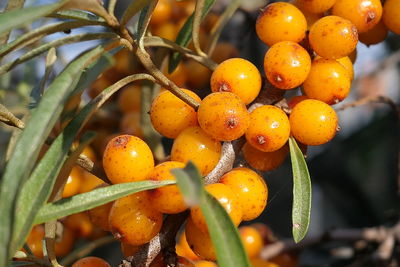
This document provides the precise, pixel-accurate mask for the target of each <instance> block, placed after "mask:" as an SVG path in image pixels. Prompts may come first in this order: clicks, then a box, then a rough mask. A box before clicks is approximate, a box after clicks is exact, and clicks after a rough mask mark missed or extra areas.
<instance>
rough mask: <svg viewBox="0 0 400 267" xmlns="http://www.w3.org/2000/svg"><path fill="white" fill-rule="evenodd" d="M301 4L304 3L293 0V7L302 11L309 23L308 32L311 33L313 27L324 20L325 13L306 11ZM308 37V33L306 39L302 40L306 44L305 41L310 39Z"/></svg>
mask: <svg viewBox="0 0 400 267" xmlns="http://www.w3.org/2000/svg"><path fill="white" fill-rule="evenodd" d="M311 1H313V0H311ZM329 1H330V0H329ZM301 2H302V1H297V0H292V2H291V3H292V4H293V5H295V6H296V7H297V8H298V9H299V10H300V11H301V13H303V15H304V17H305V18H306V21H307V30H308V31H309V30H310V28H311V26H312V25H314V23H315V22H317V21H318V20H319V19H320V18H322V17H323V16H324V13H323V12H322V13H312V12H310V11H308V10H306V9H305V8H304V6H302V5H301ZM307 35H308V33H306V37H305V38H304V39H303V40H302V42H304V40H306V39H308V36H307ZM300 44H301V43H300Z"/></svg>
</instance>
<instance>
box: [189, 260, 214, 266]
mask: <svg viewBox="0 0 400 267" xmlns="http://www.w3.org/2000/svg"><path fill="white" fill-rule="evenodd" d="M194 266H195V267H218V265H217V264H216V263H215V262H213V261H196V262H195V263H194Z"/></svg>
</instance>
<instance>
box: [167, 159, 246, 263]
mask: <svg viewBox="0 0 400 267" xmlns="http://www.w3.org/2000/svg"><path fill="white" fill-rule="evenodd" d="M172 173H173V174H174V175H175V177H176V179H177V182H178V186H179V188H180V190H181V192H182V194H183V195H184V196H185V198H186V199H190V200H191V201H199V203H200V208H201V211H202V212H203V214H204V217H205V219H206V222H207V226H208V229H209V231H210V235H211V240H212V243H213V245H214V248H215V250H216V253H217V261H218V266H221V267H230V266H235V267H248V266H250V263H249V259H248V257H247V254H246V251H245V250H244V247H243V244H242V242H241V239H240V236H239V233H238V230H237V229H236V226H235V225H234V224H233V222H232V220H231V218H230V217H229V215H228V214H227V213H226V211H225V209H224V207H222V206H221V204H220V203H219V202H218V200H216V199H215V198H214V197H213V196H211V195H210V194H209V193H207V192H206V191H205V190H204V184H203V182H202V177H201V176H200V174H199V172H198V170H197V168H196V167H195V166H194V164H193V163H191V162H189V163H188V164H187V166H186V167H185V168H184V169H183V170H178V169H175V170H172ZM191 194H194V195H196V196H195V197H193V196H192V195H191Z"/></svg>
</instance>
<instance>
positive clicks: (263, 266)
mask: <svg viewBox="0 0 400 267" xmlns="http://www.w3.org/2000/svg"><path fill="white" fill-rule="evenodd" d="M250 262H251V266H252V267H282V266H285V267H288V266H286V265H278V264H276V263H273V262H270V261H266V260H263V259H261V258H259V257H255V258H252V259H250Z"/></svg>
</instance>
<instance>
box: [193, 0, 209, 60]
mask: <svg viewBox="0 0 400 267" xmlns="http://www.w3.org/2000/svg"><path fill="white" fill-rule="evenodd" d="M204 2H205V1H204V0H197V1H196V7H195V10H194V18H193V29H192V38H193V46H194V50H195V51H196V53H197V54H198V55H200V56H203V57H204V56H207V55H206V54H204V52H203V51H202V50H201V47H200V38H199V32H200V24H201V19H202V13H203V9H204Z"/></svg>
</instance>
